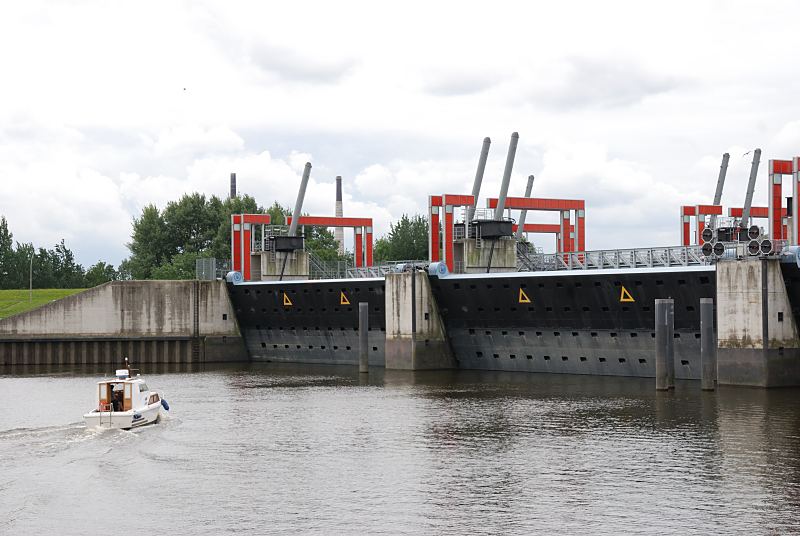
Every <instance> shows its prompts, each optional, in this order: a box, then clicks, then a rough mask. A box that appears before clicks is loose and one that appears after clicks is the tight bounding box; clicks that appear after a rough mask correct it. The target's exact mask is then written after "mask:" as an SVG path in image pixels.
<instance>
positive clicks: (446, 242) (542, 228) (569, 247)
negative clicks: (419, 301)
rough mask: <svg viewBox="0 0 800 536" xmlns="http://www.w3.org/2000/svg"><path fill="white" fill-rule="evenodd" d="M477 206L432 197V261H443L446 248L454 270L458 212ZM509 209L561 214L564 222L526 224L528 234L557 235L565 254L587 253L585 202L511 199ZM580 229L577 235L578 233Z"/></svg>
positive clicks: (467, 199)
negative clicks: (440, 241) (572, 220)
mask: <svg viewBox="0 0 800 536" xmlns="http://www.w3.org/2000/svg"><path fill="white" fill-rule="evenodd" d="M474 205H475V197H474V196H472V195H461V194H443V195H431V196H428V222H429V233H428V259H429V260H430V261H431V262H438V261H440V260H441V257H440V251H441V249H444V261H445V264H446V265H447V268H448V269H449V270H450V271H453V269H454V265H455V261H454V251H453V250H454V239H453V225H454V216H455V214H454V209H455V207H467V206H474ZM487 206H488V208H496V207H497V199H496V198H489V199H488V200H487ZM442 208H444V222H443V225H442V242H443V244H442V245H441V246H440V244H439V225H440V223H442V221H441V213H442ZM506 208H508V209H512V210H521V209H526V210H540V211H551V212H553V211H557V212H559V213H560V223H558V224H555V225H551V224H535V223H533V224H525V229H524V231H525V232H533V233H536V232H539V233H553V234H555V235H556V237H557V240H556V249H557V250H559V251H562V252H569V251H575V250H576V249H575V246H577V251H584V250H585V248H586V238H585V237H586V234H585V232H586V204H585V202H584V201H583V200H582V199H581V200H570V199H542V198H537V197H507V198H506ZM570 211H574V212H575V223H576V224H575V225H572V223H571V221H570ZM576 230H577V236H576V232H575V231H576Z"/></svg>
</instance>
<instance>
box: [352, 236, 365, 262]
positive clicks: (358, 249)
mask: <svg viewBox="0 0 800 536" xmlns="http://www.w3.org/2000/svg"><path fill="white" fill-rule="evenodd" d="M362 229H363V228H362V227H355V228H354V231H355V240H354V243H355V245H354V247H353V257H355V261H356V268H361V267H362V266H363V265H364V244H363V243H362V240H361V238H362Z"/></svg>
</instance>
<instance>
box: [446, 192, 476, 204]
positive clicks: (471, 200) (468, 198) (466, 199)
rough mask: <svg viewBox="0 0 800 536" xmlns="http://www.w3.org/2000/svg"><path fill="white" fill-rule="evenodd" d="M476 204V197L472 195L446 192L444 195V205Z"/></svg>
mask: <svg viewBox="0 0 800 536" xmlns="http://www.w3.org/2000/svg"><path fill="white" fill-rule="evenodd" d="M474 204H475V197H474V196H472V195H461V194H444V195H442V205H445V206H446V205H450V206H453V207H471V206H472V205H474Z"/></svg>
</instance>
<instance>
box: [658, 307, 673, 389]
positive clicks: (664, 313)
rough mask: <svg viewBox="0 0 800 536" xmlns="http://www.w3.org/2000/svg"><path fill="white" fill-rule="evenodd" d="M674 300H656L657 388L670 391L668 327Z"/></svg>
mask: <svg viewBox="0 0 800 536" xmlns="http://www.w3.org/2000/svg"><path fill="white" fill-rule="evenodd" d="M671 301H672V300H656V304H655V317H656V319H655V331H656V338H655V345H656V350H655V354H656V390H657V391H668V390H669V388H670V383H669V370H668V368H669V367H668V364H667V360H668V357H667V356H668V349H667V348H668V341H669V336H670V330H669V328H668V327H667V322H668V320H667V317H668V310H669V302H671Z"/></svg>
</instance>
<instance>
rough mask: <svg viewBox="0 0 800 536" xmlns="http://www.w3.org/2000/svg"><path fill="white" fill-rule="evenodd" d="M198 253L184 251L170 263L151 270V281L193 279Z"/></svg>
mask: <svg viewBox="0 0 800 536" xmlns="http://www.w3.org/2000/svg"><path fill="white" fill-rule="evenodd" d="M200 256H201V255H199V254H198V253H195V252H192V251H185V252H183V253H178V254H177V255H175V256H173V257H172V259H171V260H170V262H168V263H166V264H162V265H161V266H159V267H157V268H156V269H155V270H153V274H152V279H194V278H195V275H196V272H195V261H196V260H197V259H198V257H200Z"/></svg>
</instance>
